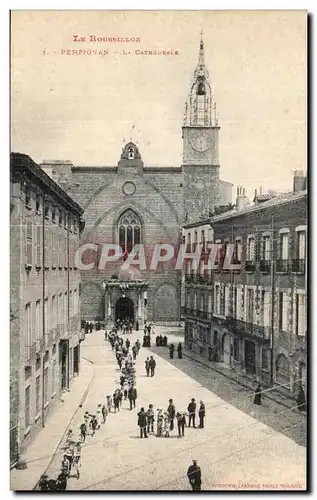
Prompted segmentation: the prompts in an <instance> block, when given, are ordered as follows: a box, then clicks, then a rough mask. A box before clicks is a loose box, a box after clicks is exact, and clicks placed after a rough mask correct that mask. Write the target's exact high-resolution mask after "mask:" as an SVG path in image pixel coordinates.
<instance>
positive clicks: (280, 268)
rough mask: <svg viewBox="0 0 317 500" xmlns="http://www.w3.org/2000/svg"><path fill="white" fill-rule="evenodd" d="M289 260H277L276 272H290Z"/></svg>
mask: <svg viewBox="0 0 317 500" xmlns="http://www.w3.org/2000/svg"><path fill="white" fill-rule="evenodd" d="M288 269H289V262H288V260H286V259H278V260H277V261H276V272H277V273H288Z"/></svg>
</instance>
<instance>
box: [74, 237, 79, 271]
mask: <svg viewBox="0 0 317 500" xmlns="http://www.w3.org/2000/svg"><path fill="white" fill-rule="evenodd" d="M77 249H78V248H77V240H74V250H73V261H74V264H73V266H74V269H77V266H76V259H75V254H76V252H77Z"/></svg>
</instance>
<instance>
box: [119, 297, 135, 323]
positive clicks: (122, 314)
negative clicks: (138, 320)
mask: <svg viewBox="0 0 317 500" xmlns="http://www.w3.org/2000/svg"><path fill="white" fill-rule="evenodd" d="M127 318H129V319H132V321H134V305H133V301H132V300H131V299H130V297H121V298H120V299H118V300H117V302H116V309H115V319H116V320H117V319H120V320H124V319H127Z"/></svg>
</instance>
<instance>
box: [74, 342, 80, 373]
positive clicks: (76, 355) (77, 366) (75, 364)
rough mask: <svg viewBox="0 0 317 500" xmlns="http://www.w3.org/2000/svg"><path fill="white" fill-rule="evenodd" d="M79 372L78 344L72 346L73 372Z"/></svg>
mask: <svg viewBox="0 0 317 500" xmlns="http://www.w3.org/2000/svg"><path fill="white" fill-rule="evenodd" d="M78 373H79V344H78V345H76V347H74V374H76V375H78Z"/></svg>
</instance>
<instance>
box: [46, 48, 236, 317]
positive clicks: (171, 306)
mask: <svg viewBox="0 0 317 500" xmlns="http://www.w3.org/2000/svg"><path fill="white" fill-rule="evenodd" d="M219 130H220V128H219V125H218V120H217V116H216V106H215V103H214V98H213V94H212V90H211V86H210V83H209V75H208V70H207V67H206V65H205V60H204V45H203V41H202V40H201V42H200V49H199V60H198V65H197V68H196V70H195V72H194V75H193V81H192V83H191V87H190V93H189V98H188V102H187V104H186V107H185V118H184V123H183V127H182V139H183V163H182V165H180V166H175V167H164V166H162V167H150V166H146V165H144V163H143V161H142V156H141V153H142V152H141V151H139V149H138V147H137V146H136V144H134V143H133V142H129V143H128V144H126V145H125V147H124V148H123V149H122V152H121V156H120V159H119V161H118V164H117V165H116V166H105V167H90V166H84V167H83V166H80V167H79V166H74V165H72V164H71V163H70V162H60V161H54V162H43V163H42V164H41V167H42V168H43V169H44V170H45V171H46V172H47V173H48V174H49V175H50V176H51V177H52V178H53V179H54V180H55V181H56V182H57V183H59V184H60V186H61V187H62V188H63V189H64V190H65V191H66V192H67V193H68V194H69V195H70V196H71V197H72V198H73V199H74V200H75V201H76V202H77V203H78V204H79V205H80V206H81V207H82V208H83V209H84V215H83V218H84V220H85V229H84V232H83V233H82V236H81V245H85V244H86V245H87V247H85V248H87V250H85V252H84V253H83V254H82V262H83V263H84V265H85V269H82V271H81V280H82V282H81V283H82V284H81V307H82V309H81V316H82V318H83V319H86V320H90V321H91V320H104V319H105V321H106V323H107V324H112V323H113V321H114V320H115V319H117V318H123V317H133V319H134V321H138V322H139V325H140V326H142V324H143V323H144V321H155V322H157V323H165V322H176V321H179V319H180V296H181V271H180V270H179V269H175V259H173V258H171V259H169V260H168V261H166V262H161V263H159V264H158V266H157V267H156V268H155V269H151V268H150V267H151V266H150V264H151V259H152V257H153V252H155V245H157V244H168V245H170V246H172V247H174V249H175V255H176V256H177V248H178V247H179V244H180V243H181V241H182V226H183V225H184V224H185V223H190V222H191V221H194V220H197V219H199V218H200V217H204V216H206V215H207V214H208V211H209V210H210V209H212V208H214V207H215V206H218V205H224V204H227V203H229V202H231V188H232V185H231V184H230V183H228V182H222V181H220V179H219V170H220V166H219V155H218V141H219ZM113 243H115V244H118V245H120V247H121V248H122V250H123V254H124V255H123V256H122V257H121V258H120V259H117V260H116V261H112V262H108V263H107V264H106V265H105V266H102V265H100V260H102V255H103V254H102V252H103V249H104V247H105V245H107V244H113ZM139 244H140V245H142V246H143V249H144V252H145V259H146V266H145V269H144V268H142V269H141V268H139V266H138V265H137V264H133V263H130V265H128V264H127V262H126V261H125V259H126V256H127V255H128V254H129V252H130V250H131V248H132V247H135V245H139ZM82 248H84V247H82Z"/></svg>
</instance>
